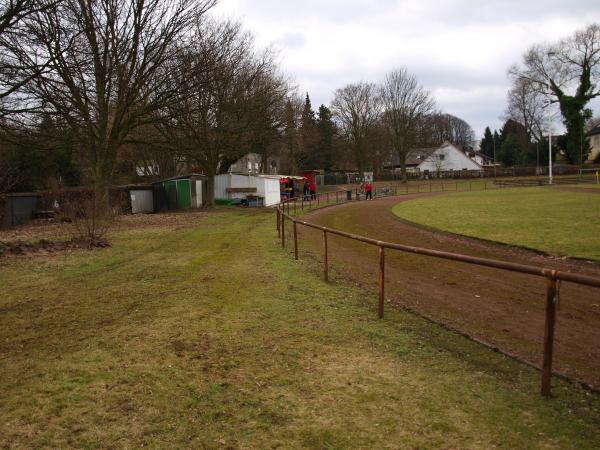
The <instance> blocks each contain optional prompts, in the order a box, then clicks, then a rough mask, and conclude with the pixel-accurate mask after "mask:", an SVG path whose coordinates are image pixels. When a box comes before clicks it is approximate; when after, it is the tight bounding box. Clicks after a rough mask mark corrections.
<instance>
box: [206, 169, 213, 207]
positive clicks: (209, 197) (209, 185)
mask: <svg viewBox="0 0 600 450" xmlns="http://www.w3.org/2000/svg"><path fill="white" fill-rule="evenodd" d="M214 206H215V174H214V173H209V174H208V175H207V179H206V203H205V207H206V208H213V207H214Z"/></svg>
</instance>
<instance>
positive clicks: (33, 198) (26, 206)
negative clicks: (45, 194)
mask: <svg viewBox="0 0 600 450" xmlns="http://www.w3.org/2000/svg"><path fill="white" fill-rule="evenodd" d="M39 199H40V195H39V194H35V193H16V194H5V195H2V196H0V228H9V227H14V226H15V225H21V224H24V223H27V222H29V221H30V220H31V219H33V218H35V212H36V210H37V208H38V203H39Z"/></svg>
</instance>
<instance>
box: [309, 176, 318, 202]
mask: <svg viewBox="0 0 600 450" xmlns="http://www.w3.org/2000/svg"><path fill="white" fill-rule="evenodd" d="M308 187H309V189H310V198H311V199H312V200H316V199H317V185H316V184H315V182H314V181H312V180H311V181H309V183H308Z"/></svg>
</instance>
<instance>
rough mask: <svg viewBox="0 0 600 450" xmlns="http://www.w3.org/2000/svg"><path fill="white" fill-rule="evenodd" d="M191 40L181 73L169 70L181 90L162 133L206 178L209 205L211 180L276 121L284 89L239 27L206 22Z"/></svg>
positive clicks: (271, 61) (267, 59)
mask: <svg viewBox="0 0 600 450" xmlns="http://www.w3.org/2000/svg"><path fill="white" fill-rule="evenodd" d="M192 41H193V42H194V43H193V45H192V47H191V48H190V49H189V51H188V52H186V54H185V55H184V56H183V60H184V63H183V64H182V65H181V67H180V70H178V71H172V77H173V80H174V85H175V86H181V85H183V86H184V90H182V91H181V95H180V97H179V98H178V101H177V102H175V103H173V104H171V105H169V107H168V108H166V111H165V112H166V114H165V118H166V121H164V122H163V124H162V125H161V130H162V131H163V133H164V134H165V135H166V136H167V137H168V139H169V140H170V141H171V142H172V143H173V144H174V145H175V147H176V151H177V152H178V153H179V154H182V155H184V156H185V157H186V158H188V160H189V161H190V162H192V163H194V164H196V165H197V166H199V167H200V168H201V169H202V171H203V172H204V173H205V174H206V175H207V176H208V184H207V192H208V193H207V205H208V206H211V205H212V204H214V177H215V175H217V174H218V173H219V172H220V171H221V170H224V169H225V168H226V167H228V165H229V164H231V163H232V162H233V161H235V159H237V158H238V157H240V156H242V154H243V153H245V152H247V151H248V150H249V149H250V148H252V144H253V143H254V142H256V140H257V139H258V138H259V134H260V132H262V131H264V129H265V126H275V125H272V124H271V125H265V120H266V121H268V118H272V120H273V121H274V120H275V111H277V110H279V109H280V107H279V106H278V105H280V104H281V103H283V101H284V99H285V96H286V94H287V90H288V87H287V83H286V82H285V80H284V79H283V78H282V77H281V76H280V75H279V74H278V70H277V66H276V64H275V62H274V59H273V56H272V54H271V53H270V52H269V51H264V52H262V53H260V54H256V52H255V50H254V41H253V38H252V36H251V35H250V34H248V33H245V32H244V31H243V30H242V28H241V25H240V24H238V23H232V22H222V23H219V22H210V23H207V24H206V25H205V26H202V27H199V28H198V29H197V30H196V32H195V33H194V37H193V39H192ZM189 94H191V95H189ZM265 118H267V119H265Z"/></svg>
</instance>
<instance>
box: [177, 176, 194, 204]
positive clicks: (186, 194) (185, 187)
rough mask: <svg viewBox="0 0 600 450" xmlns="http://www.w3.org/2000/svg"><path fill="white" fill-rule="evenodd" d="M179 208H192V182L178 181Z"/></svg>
mask: <svg viewBox="0 0 600 450" xmlns="http://www.w3.org/2000/svg"><path fill="white" fill-rule="evenodd" d="M177 206H178V207H179V208H180V209H190V208H191V207H192V191H191V189H190V180H177Z"/></svg>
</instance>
